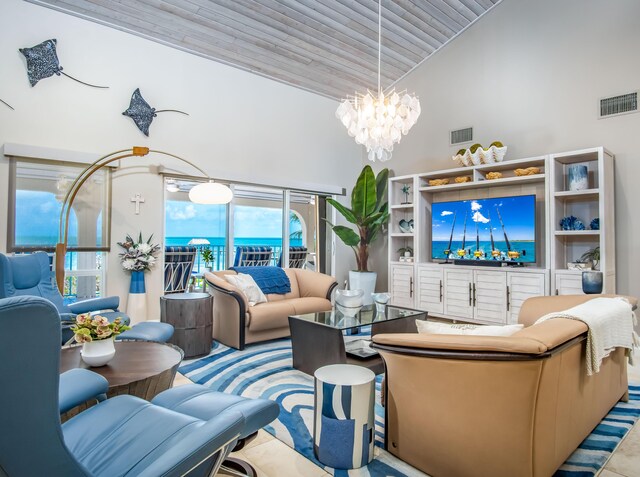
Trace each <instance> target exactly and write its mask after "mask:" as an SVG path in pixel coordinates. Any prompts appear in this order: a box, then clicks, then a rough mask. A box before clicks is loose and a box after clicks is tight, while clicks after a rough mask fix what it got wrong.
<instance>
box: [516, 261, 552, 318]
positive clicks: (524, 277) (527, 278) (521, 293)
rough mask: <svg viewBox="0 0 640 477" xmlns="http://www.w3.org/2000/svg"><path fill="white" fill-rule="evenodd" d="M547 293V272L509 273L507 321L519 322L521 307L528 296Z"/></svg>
mask: <svg viewBox="0 0 640 477" xmlns="http://www.w3.org/2000/svg"><path fill="white" fill-rule="evenodd" d="M543 295H547V274H546V272H544V271H542V272H540V273H521V272H508V273H507V323H508V324H517V323H518V314H519V313H520V308H521V307H522V304H523V303H524V301H525V300H526V299H527V298H531V297H534V296H543Z"/></svg>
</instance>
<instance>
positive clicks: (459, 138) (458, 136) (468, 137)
mask: <svg viewBox="0 0 640 477" xmlns="http://www.w3.org/2000/svg"><path fill="white" fill-rule="evenodd" d="M471 141H473V128H464V129H457V130H455V131H451V133H450V142H451V145H452V146H453V145H455V144H462V143H465V142H471Z"/></svg>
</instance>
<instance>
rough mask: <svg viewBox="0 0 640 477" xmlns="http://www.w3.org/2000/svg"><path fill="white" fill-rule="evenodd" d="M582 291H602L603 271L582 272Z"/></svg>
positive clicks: (590, 292)
mask: <svg viewBox="0 0 640 477" xmlns="http://www.w3.org/2000/svg"><path fill="white" fill-rule="evenodd" d="M582 291H583V292H584V293H586V294H587V295H595V294H599V293H602V272H598V271H595V270H589V271H584V272H582Z"/></svg>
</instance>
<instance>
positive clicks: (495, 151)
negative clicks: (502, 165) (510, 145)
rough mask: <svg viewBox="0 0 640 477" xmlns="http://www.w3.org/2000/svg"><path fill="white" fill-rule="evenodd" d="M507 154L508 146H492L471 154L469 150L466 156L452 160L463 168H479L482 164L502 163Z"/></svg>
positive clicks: (459, 155)
mask: <svg viewBox="0 0 640 477" xmlns="http://www.w3.org/2000/svg"><path fill="white" fill-rule="evenodd" d="M506 154H507V147H506V146H503V147H497V146H491V147H489V149H483V148H481V147H479V148H478V149H476V152H474V153H471V151H470V150H469V149H467V150H466V151H465V152H464V154H456V155H455V156H452V159H453V160H454V161H455V162H457V163H458V164H459V165H461V166H478V165H480V164H493V163H495V162H502V161H503V160H504V156H505V155H506Z"/></svg>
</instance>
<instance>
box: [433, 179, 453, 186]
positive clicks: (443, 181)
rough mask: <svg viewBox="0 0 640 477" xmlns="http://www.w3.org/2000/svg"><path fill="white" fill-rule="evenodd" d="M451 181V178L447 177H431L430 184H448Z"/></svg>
mask: <svg viewBox="0 0 640 477" xmlns="http://www.w3.org/2000/svg"><path fill="white" fill-rule="evenodd" d="M448 183H449V179H447V178H445V179H429V185H430V186H441V185H447V184H448Z"/></svg>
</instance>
